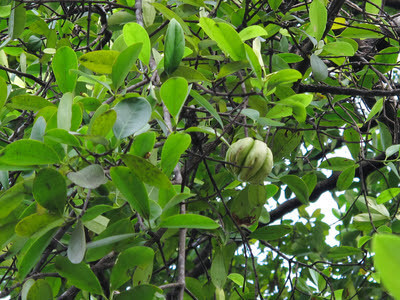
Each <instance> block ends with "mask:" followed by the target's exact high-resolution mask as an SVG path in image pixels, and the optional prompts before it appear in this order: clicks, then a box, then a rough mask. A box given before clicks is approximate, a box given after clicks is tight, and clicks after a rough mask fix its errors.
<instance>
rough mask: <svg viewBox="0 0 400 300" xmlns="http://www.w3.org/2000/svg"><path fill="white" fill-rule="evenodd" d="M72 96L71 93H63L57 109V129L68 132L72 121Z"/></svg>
mask: <svg viewBox="0 0 400 300" xmlns="http://www.w3.org/2000/svg"><path fill="white" fill-rule="evenodd" d="M73 101H74V95H73V94H72V93H69V92H68V93H65V94H64V95H63V96H62V97H61V99H60V103H59V104H58V109H57V128H60V129H64V130H70V129H71V120H72V103H73Z"/></svg>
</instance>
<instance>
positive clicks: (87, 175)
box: [67, 164, 107, 189]
mask: <svg viewBox="0 0 400 300" xmlns="http://www.w3.org/2000/svg"><path fill="white" fill-rule="evenodd" d="M67 177H68V179H69V180H71V181H72V182H73V183H75V184H76V185H78V186H81V187H83V188H87V189H95V188H98V187H99V186H100V185H102V184H104V183H106V182H107V178H106V177H105V175H104V170H103V168H102V167H101V165H98V164H93V165H90V166H87V167H85V168H83V169H82V170H79V171H77V172H70V173H68V174H67Z"/></svg>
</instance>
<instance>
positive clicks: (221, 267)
mask: <svg viewBox="0 0 400 300" xmlns="http://www.w3.org/2000/svg"><path fill="white" fill-rule="evenodd" d="M210 276H211V281H212V283H213V284H214V286H215V287H216V288H219V289H222V288H223V287H224V285H225V282H226V278H227V272H226V268H225V259H224V256H223V252H222V251H221V250H220V249H218V250H216V251H215V255H214V258H213V260H212V263H211V268H210Z"/></svg>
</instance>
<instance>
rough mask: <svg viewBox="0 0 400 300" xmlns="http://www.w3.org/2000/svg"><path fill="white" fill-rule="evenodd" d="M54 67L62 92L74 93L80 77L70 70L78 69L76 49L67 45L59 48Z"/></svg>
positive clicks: (53, 63) (53, 62)
mask: <svg viewBox="0 0 400 300" xmlns="http://www.w3.org/2000/svg"><path fill="white" fill-rule="evenodd" d="M52 68H53V72H54V76H55V77H56V82H57V85H58V87H59V89H60V90H61V92H63V93H68V92H70V93H72V92H73V91H74V90H75V85H76V80H77V77H78V76H77V75H76V73H72V72H70V70H73V69H78V59H77V57H76V53H75V51H74V50H72V49H71V48H70V47H67V46H64V47H61V48H59V49H58V50H57V52H56V54H55V55H54V57H53V61H52Z"/></svg>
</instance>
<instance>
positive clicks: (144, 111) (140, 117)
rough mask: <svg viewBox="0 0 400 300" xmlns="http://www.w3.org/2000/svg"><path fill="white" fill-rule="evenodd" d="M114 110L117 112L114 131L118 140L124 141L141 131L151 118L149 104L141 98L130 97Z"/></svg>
mask: <svg viewBox="0 0 400 300" xmlns="http://www.w3.org/2000/svg"><path fill="white" fill-rule="evenodd" d="M114 110H115V111H116V112H117V120H116V121H115V124H114V127H113V131H114V135H115V137H116V138H117V139H123V138H126V137H127V136H130V135H132V134H134V133H135V132H137V131H139V130H140V129H141V128H143V126H145V125H146V124H147V122H148V121H149V119H150V117H151V106H150V104H149V102H148V101H147V100H146V99H144V98H141V97H128V98H125V99H123V100H122V101H120V102H119V103H118V104H117V105H116V106H115V107H114Z"/></svg>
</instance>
